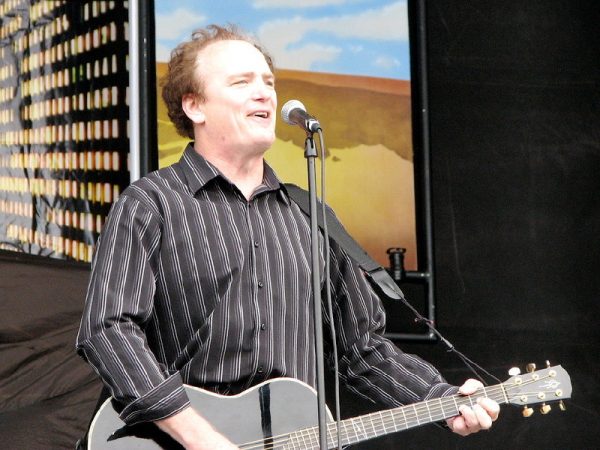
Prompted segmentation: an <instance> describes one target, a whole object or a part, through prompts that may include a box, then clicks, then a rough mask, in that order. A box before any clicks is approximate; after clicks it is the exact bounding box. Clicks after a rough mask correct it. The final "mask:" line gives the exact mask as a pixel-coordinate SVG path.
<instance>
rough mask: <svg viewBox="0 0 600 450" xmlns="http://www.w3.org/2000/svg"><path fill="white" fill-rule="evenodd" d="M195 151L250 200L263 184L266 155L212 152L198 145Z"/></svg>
mask: <svg viewBox="0 0 600 450" xmlns="http://www.w3.org/2000/svg"><path fill="white" fill-rule="evenodd" d="M194 150H196V152H198V153H199V154H200V155H202V157H203V158H204V159H206V160H207V161H208V162H210V163H211V164H212V165H213V166H215V167H216V168H217V169H219V171H220V172H221V173H222V174H223V175H225V177H227V179H228V180H229V181H231V182H232V183H233V184H234V185H235V186H236V187H237V188H238V189H239V190H240V192H241V193H242V194H243V195H244V197H245V198H246V200H250V198H251V197H252V193H253V192H254V191H255V190H256V188H257V187H258V186H260V185H261V184H262V182H263V172H264V157H263V155H264V153H257V154H240V153H239V152H238V153H236V152H226V151H211V150H210V149H208V148H201V147H200V146H199V145H198V144H197V143H196V145H195V146H194Z"/></svg>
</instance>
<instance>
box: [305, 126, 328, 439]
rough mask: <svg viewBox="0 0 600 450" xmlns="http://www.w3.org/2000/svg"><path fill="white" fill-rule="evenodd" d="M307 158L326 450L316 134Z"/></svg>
mask: <svg viewBox="0 0 600 450" xmlns="http://www.w3.org/2000/svg"><path fill="white" fill-rule="evenodd" d="M304 157H305V158H306V163H307V167H308V194H309V201H310V203H309V212H310V235H311V268H312V287H313V289H312V291H313V312H314V324H315V329H314V335H315V358H316V370H317V373H316V376H317V403H318V417H319V448H321V449H323V450H325V449H328V448H329V447H328V446H327V407H326V404H325V371H324V357H323V317H322V308H321V276H320V273H319V226H318V222H317V189H316V185H317V179H316V169H315V167H316V164H315V160H316V158H317V148H316V147H315V141H314V139H313V133H312V132H309V131H307V132H306V141H305V143H304Z"/></svg>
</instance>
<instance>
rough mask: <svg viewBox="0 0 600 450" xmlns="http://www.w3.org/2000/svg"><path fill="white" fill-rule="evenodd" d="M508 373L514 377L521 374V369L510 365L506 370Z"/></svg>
mask: <svg viewBox="0 0 600 450" xmlns="http://www.w3.org/2000/svg"><path fill="white" fill-rule="evenodd" d="M508 374H509V375H510V376H511V377H516V376H517V375H521V369H519V368H518V367H511V368H510V369H509V370H508Z"/></svg>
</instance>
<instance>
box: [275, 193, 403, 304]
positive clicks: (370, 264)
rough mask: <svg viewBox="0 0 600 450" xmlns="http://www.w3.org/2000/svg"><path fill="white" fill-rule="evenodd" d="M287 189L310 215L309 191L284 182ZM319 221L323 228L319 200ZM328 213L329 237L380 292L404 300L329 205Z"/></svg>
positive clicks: (398, 289)
mask: <svg viewBox="0 0 600 450" xmlns="http://www.w3.org/2000/svg"><path fill="white" fill-rule="evenodd" d="M284 186H285V189H286V191H287V193H288V195H289V196H290V198H291V199H292V200H293V201H294V203H296V204H297V205H298V206H299V207H300V209H301V210H302V212H304V214H306V215H307V216H310V199H309V196H308V191H306V190H305V189H302V188H301V187H299V186H296V185H295V184H291V183H284ZM317 203H318V205H317V206H318V207H317V223H318V224H319V228H321V230H323V212H322V211H323V210H322V208H321V202H319V201H318V200H317ZM326 211H327V212H326V215H327V231H328V233H329V237H330V238H332V239H333V240H334V241H335V242H337V243H338V245H339V246H340V247H342V248H343V249H344V250H345V251H346V253H347V254H348V256H350V258H352V259H353V260H354V261H355V262H356V263H357V264H358V265H359V267H360V268H361V269H362V270H363V271H364V273H365V275H366V276H367V279H368V280H369V282H370V283H371V285H372V286H373V287H374V288H375V289H376V290H377V291H378V292H379V293H380V294H383V295H385V296H386V297H388V298H389V299H392V300H402V299H403V298H404V294H403V293H402V291H401V290H400V288H399V287H398V285H397V284H396V282H395V281H394V279H393V278H392V277H391V276H390V274H389V273H388V272H387V270H386V269H385V268H383V267H381V265H379V264H377V263H376V262H375V261H374V260H373V258H371V257H370V256H369V255H368V254H367V252H365V251H364V250H363V248H362V247H361V246H360V245H359V244H358V242H356V241H355V240H354V238H353V237H352V236H350V234H348V232H347V231H346V229H345V228H344V226H343V225H342V224H341V223H340V221H339V220H338V219H337V217H336V216H335V214H334V213H333V210H332V209H331V208H329V207H327V208H326Z"/></svg>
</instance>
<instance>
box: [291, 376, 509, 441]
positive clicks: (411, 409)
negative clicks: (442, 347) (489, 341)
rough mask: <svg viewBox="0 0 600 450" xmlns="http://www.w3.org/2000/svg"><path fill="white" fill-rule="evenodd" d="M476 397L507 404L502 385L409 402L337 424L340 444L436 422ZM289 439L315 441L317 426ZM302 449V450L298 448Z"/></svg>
mask: <svg viewBox="0 0 600 450" xmlns="http://www.w3.org/2000/svg"><path fill="white" fill-rule="evenodd" d="M478 397H488V398H491V399H492V400H494V401H496V402H497V403H498V404H504V403H508V397H507V395H506V392H505V389H504V385H503V384H498V385H495V386H490V387H486V388H482V389H480V390H478V391H477V392H475V393H474V394H472V395H452V396H449V397H442V398H435V399H432V400H426V401H423V402H419V403H413V404H410V405H406V406H401V407H399V408H394V409H389V410H386V411H378V412H375V413H371V414H365V415H363V416H358V417H353V418H350V419H345V420H342V421H340V440H341V442H342V445H343V446H345V445H350V444H356V443H358V442H362V441H366V440H368V439H372V438H375V437H379V436H384V435H386V434H390V433H395V432H397V431H403V430H408V429H409V428H414V427H418V426H421V425H426V424H429V423H433V422H439V421H441V420H444V419H448V418H450V417H454V416H456V415H458V414H459V408H460V407H461V406H462V405H467V406H473V405H474V404H475V403H476V399H477V398H478ZM294 435H295V436H293V437H292V442H294V441H295V440H296V439H297V440H298V441H299V442H307V441H312V442H314V441H315V439H316V440H317V441H318V435H319V429H318V427H313V428H307V429H304V430H300V431H297V432H296V433H294ZM327 441H328V443H329V448H337V447H338V445H337V441H338V434H337V424H336V423H335V422H333V423H329V424H328V425H327ZM302 448H305V447H302Z"/></svg>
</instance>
